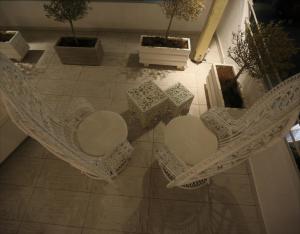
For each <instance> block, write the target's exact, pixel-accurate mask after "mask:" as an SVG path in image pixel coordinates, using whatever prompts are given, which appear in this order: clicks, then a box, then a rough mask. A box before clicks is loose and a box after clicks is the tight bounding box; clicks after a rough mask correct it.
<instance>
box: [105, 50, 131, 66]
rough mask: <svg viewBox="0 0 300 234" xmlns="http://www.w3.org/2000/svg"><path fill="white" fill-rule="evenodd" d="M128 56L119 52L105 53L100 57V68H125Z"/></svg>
mask: <svg viewBox="0 0 300 234" xmlns="http://www.w3.org/2000/svg"><path fill="white" fill-rule="evenodd" d="M128 58H129V54H122V53H119V52H116V53H114V52H105V53H104V55H103V57H102V62H101V66H107V67H126V66H127V64H128Z"/></svg>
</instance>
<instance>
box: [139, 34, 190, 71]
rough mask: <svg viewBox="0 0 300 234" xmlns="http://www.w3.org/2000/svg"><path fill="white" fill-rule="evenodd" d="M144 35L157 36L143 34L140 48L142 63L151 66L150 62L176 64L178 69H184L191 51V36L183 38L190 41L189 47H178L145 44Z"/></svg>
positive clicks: (140, 60)
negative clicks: (143, 42) (143, 43)
mask: <svg viewBox="0 0 300 234" xmlns="http://www.w3.org/2000/svg"><path fill="white" fill-rule="evenodd" d="M144 37H155V36H146V35H142V36H141V38H140V48H139V62H140V63H142V64H144V66H149V65H150V64H157V65H169V66H176V67H177V68H178V69H180V70H184V68H185V66H186V64H187V60H188V59H189V55H190V53H191V42H190V39H189V38H181V39H183V40H186V41H187V42H188V48H187V49H178V48H168V47H152V46H143V45H142V41H143V38H144ZM170 38H172V37H170ZM173 38H174V37H173Z"/></svg>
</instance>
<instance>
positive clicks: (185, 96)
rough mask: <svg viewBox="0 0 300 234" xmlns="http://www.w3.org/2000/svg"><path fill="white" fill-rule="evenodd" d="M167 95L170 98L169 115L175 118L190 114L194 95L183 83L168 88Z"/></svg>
mask: <svg viewBox="0 0 300 234" xmlns="http://www.w3.org/2000/svg"><path fill="white" fill-rule="evenodd" d="M165 94H166V96H167V97H168V114H170V115H171V116H172V117H175V116H179V115H182V114H186V113H188V112H189V109H190V106H191V104H192V101H193V99H194V95H193V94H192V93H191V92H190V91H189V90H188V89H187V88H186V87H184V86H183V85H182V84H181V83H176V84H175V85H173V86H171V87H170V88H168V89H167V90H166V91H165Z"/></svg>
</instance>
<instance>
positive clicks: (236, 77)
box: [233, 66, 245, 81]
mask: <svg viewBox="0 0 300 234" xmlns="http://www.w3.org/2000/svg"><path fill="white" fill-rule="evenodd" d="M244 70H245V66H243V67H241V69H240V70H239V71H238V73H237V74H236V75H235V77H234V78H233V79H234V80H235V81H237V80H238V78H239V77H240V75H241V74H242V73H243V71H244Z"/></svg>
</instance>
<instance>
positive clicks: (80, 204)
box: [24, 188, 89, 227]
mask: <svg viewBox="0 0 300 234" xmlns="http://www.w3.org/2000/svg"><path fill="white" fill-rule="evenodd" d="M88 200H89V194H87V193H81V192H68V191H59V190H47V189H39V188H38V189H35V190H34V193H33V195H32V197H31V200H30V202H29V205H28V209H27V211H26V213H25V216H24V220H25V221H33V222H42V223H49V224H60V225H71V226H75V227H81V226H82V224H83V221H84V218H85V214H86V209H87V205H88Z"/></svg>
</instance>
